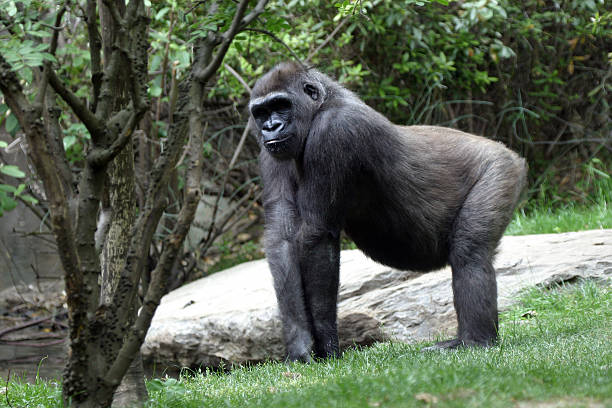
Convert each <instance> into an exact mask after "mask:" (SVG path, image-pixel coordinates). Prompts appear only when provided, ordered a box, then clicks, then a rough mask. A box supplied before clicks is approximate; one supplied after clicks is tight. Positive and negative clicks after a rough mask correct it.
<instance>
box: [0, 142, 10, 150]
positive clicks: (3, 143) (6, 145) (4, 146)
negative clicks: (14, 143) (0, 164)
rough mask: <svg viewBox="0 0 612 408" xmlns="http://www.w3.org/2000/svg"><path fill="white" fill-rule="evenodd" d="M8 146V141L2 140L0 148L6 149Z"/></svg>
mask: <svg viewBox="0 0 612 408" xmlns="http://www.w3.org/2000/svg"><path fill="white" fill-rule="evenodd" d="M6 147H8V143H6V142H5V141H4V140H0V149H4V148H6Z"/></svg>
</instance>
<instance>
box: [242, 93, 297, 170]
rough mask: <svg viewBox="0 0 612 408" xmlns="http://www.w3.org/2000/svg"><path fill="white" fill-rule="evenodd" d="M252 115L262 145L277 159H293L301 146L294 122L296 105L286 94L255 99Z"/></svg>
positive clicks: (252, 105)
mask: <svg viewBox="0 0 612 408" xmlns="http://www.w3.org/2000/svg"><path fill="white" fill-rule="evenodd" d="M250 110H251V115H252V116H253V120H254V121H255V124H256V125H257V128H258V129H259V133H260V138H261V143H262V144H263V145H264V147H265V148H266V149H267V150H268V152H270V154H272V155H273V156H277V157H280V158H282V157H291V156H293V154H292V153H295V151H296V149H297V148H298V145H299V143H298V142H299V140H298V137H296V136H297V135H296V129H295V121H294V119H293V118H294V116H295V112H294V105H293V103H292V102H291V99H290V96H289V95H288V94H287V93H285V92H275V93H271V94H268V95H266V96H263V97H260V98H257V99H254V100H253V101H252V102H251V103H250Z"/></svg>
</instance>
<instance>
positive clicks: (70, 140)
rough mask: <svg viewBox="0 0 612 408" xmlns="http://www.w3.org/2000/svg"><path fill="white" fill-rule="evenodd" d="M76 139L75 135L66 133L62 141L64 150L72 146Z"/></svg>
mask: <svg viewBox="0 0 612 408" xmlns="http://www.w3.org/2000/svg"><path fill="white" fill-rule="evenodd" d="M76 141H77V137H76V136H75V135H68V136H66V137H64V139H63V142H64V150H68V149H70V147H72V145H74V144H75V143H76Z"/></svg>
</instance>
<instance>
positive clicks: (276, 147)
mask: <svg viewBox="0 0 612 408" xmlns="http://www.w3.org/2000/svg"><path fill="white" fill-rule="evenodd" d="M292 137H293V135H289V136H285V137H283V138H282V139H272V140H266V141H265V142H264V146H265V147H266V149H268V150H269V151H270V153H277V152H279V151H281V150H284V149H285V147H286V144H287V143H286V142H287V141H288V140H289V139H291V138H292Z"/></svg>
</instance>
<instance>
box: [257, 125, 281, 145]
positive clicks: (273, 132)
mask: <svg viewBox="0 0 612 408" xmlns="http://www.w3.org/2000/svg"><path fill="white" fill-rule="evenodd" d="M284 127H285V124H284V123H283V121H281V120H269V121H267V122H266V123H264V124H263V126H262V128H261V134H262V135H263V140H264V142H268V141H272V140H275V139H278V137H279V135H280V133H281V131H282V130H283V128H284Z"/></svg>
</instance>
